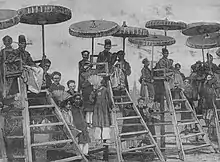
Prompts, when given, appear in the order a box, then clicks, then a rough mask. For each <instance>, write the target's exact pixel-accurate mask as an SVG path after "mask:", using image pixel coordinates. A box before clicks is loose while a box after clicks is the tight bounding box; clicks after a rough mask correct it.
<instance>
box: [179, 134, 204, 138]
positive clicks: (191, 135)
mask: <svg viewBox="0 0 220 162" xmlns="http://www.w3.org/2000/svg"><path fill="white" fill-rule="evenodd" d="M200 135H205V133H195V134H189V135H186V136H180V137H181V138H190V137H194V136H200Z"/></svg>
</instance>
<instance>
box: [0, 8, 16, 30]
mask: <svg viewBox="0 0 220 162" xmlns="http://www.w3.org/2000/svg"><path fill="white" fill-rule="evenodd" d="M19 21H20V17H19V15H18V12H17V11H15V10H9V9H0V30H3V29H7V28H10V27H12V26H14V25H17V24H18V23H19Z"/></svg>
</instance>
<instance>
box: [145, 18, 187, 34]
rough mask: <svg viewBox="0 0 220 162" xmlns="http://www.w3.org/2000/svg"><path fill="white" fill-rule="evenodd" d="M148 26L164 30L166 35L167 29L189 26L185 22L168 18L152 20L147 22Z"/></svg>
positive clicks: (179, 28)
mask: <svg viewBox="0 0 220 162" xmlns="http://www.w3.org/2000/svg"><path fill="white" fill-rule="evenodd" d="M145 27H146V28H150V29H159V30H164V32H165V36H166V35H167V30H183V29H185V28H186V27H187V25H186V23H184V22H175V21H169V20H168V19H167V18H166V19H165V20H151V21H148V22H147V23H146V24H145Z"/></svg>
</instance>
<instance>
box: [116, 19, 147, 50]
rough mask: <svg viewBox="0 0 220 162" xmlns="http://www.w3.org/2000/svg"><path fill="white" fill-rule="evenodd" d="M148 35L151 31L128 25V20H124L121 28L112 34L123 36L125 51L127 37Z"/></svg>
mask: <svg viewBox="0 0 220 162" xmlns="http://www.w3.org/2000/svg"><path fill="white" fill-rule="evenodd" d="M148 35H149V32H148V30H147V29H144V28H138V27H130V26H127V24H126V22H125V21H124V22H123V25H122V26H121V27H120V29H119V30H118V31H117V32H116V33H115V34H113V35H112V36H114V37H122V38H123V51H125V38H127V37H148Z"/></svg>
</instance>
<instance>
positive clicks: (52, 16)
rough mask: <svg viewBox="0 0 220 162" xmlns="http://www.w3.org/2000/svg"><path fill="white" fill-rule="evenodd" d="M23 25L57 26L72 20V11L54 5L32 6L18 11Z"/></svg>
mask: <svg viewBox="0 0 220 162" xmlns="http://www.w3.org/2000/svg"><path fill="white" fill-rule="evenodd" d="M18 12H19V14H20V15H21V20H20V22H21V23H24V24H31V25H47V24H57V23H61V22H64V21H67V20H70V19H71V18H72V13H71V10H70V9H68V8H66V7H62V6H54V5H40V6H30V7H26V8H22V9H20V10H18Z"/></svg>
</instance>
